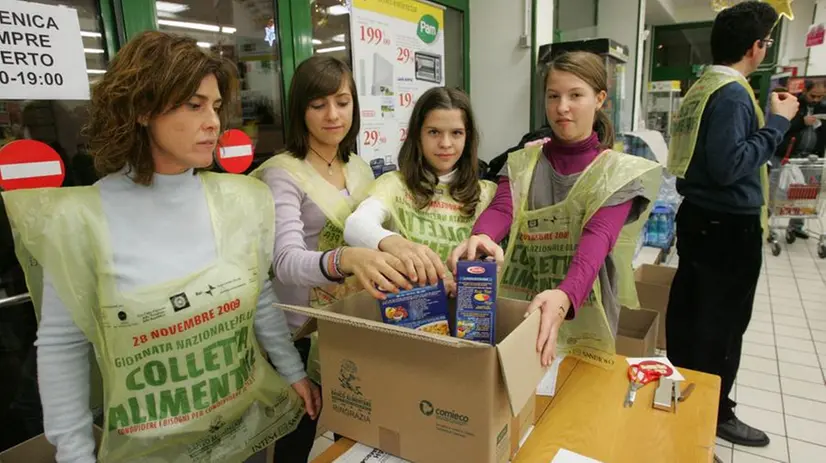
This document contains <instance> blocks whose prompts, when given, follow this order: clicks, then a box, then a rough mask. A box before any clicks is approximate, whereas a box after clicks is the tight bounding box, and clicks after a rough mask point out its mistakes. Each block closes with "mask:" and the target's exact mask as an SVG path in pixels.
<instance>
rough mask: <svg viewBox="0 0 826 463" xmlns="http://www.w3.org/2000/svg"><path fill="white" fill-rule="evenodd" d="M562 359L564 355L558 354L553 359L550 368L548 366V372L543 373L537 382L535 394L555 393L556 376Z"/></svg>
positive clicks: (551, 394)
mask: <svg viewBox="0 0 826 463" xmlns="http://www.w3.org/2000/svg"><path fill="white" fill-rule="evenodd" d="M564 359H565V356H564V355H560V356H558V357H557V358H556V359H554V361H553V363H551V366H550V368H548V372H547V373H545V376H543V377H542V381H540V382H539V386H537V387H536V395H543V396H547V397H553V396H554V393H556V377H557V376H558V375H559V365H560V364H561V363H562V360H564Z"/></svg>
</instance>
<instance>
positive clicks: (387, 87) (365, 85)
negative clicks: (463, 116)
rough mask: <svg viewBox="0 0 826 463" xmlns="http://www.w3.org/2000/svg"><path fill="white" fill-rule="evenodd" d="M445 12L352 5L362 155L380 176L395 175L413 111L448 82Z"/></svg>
mask: <svg viewBox="0 0 826 463" xmlns="http://www.w3.org/2000/svg"><path fill="white" fill-rule="evenodd" d="M443 26H444V8H442V7H440V6H438V5H434V4H432V3H427V2H421V1H417V0H393V1H387V0H352V7H351V11H350V27H351V29H350V30H351V31H352V33H351V41H352V45H351V49H352V53H353V74H354V76H355V80H356V87H357V90H358V95H359V103H360V105H361V133H359V137H358V143H357V149H358V153H359V155H361V156H362V157H363V158H364V159H365V160H366V161H368V162H370V165H371V166H373V171H374V173H375V174H376V176H378V175H380V174H381V173H383V172H387V171H390V170H395V169H396V164H397V162H396V160H397V158H398V154H399V148H400V147H401V145H402V142H404V140H405V139H406V138H407V125H408V121H409V119H410V114H411V112H412V111H413V106H414V105H415V104H416V100H418V98H419V96H420V95H421V94H422V93H424V92H425V91H427V90H428V89H430V88H432V87H435V86H442V85H444V83H445V76H444V72H443V69H444V54H445V45H444V30H443Z"/></svg>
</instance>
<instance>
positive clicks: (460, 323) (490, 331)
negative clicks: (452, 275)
mask: <svg viewBox="0 0 826 463" xmlns="http://www.w3.org/2000/svg"><path fill="white" fill-rule="evenodd" d="M456 287H457V290H456V291H457V294H456V329H455V331H454V332H453V333H454V335H455V336H456V337H459V338H464V339H468V340H471V341H479V342H484V343H487V344H491V345H493V344H494V343H495V342H496V262H492V261H490V262H488V261H467V260H461V261H459V262H458V263H457V265H456Z"/></svg>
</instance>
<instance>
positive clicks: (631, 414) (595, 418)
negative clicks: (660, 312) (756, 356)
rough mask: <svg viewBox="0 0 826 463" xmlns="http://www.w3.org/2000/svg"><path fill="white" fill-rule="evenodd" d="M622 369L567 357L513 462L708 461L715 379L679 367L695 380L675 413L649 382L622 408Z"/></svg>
mask: <svg viewBox="0 0 826 463" xmlns="http://www.w3.org/2000/svg"><path fill="white" fill-rule="evenodd" d="M627 368H628V363H627V362H626V361H625V358H622V357H618V358H617V362H616V363H615V365H614V368H613V369H611V370H603V369H601V368H598V367H595V366H592V365H589V364H587V363H584V362H579V361H577V360H574V359H566V360H565V361H564V362H563V363H562V366H561V367H560V369H559V376H558V378H557V384H556V390H557V392H556V395H555V396H554V397H538V398H537V409H536V413H537V416H538V417H540V418H539V420H538V422H537V424H536V428H535V429H534V431H533V433H532V434H531V436H530V437H529V438H528V440H527V442H525V445H523V446H522V448H520V449H519V453H517V454H516V458H515V459H514V460H513V462H514V463H533V462H542V463H546V462H549V461H551V460H552V459H553V457H554V455H556V453H557V451H559V449H560V448H566V449H568V450H571V451H573V452H577V453H579V454H582V455H585V456H587V457H591V458H595V459H597V460H599V461H601V462H603V463H615V462H616V463H626V462H628V463H637V462H640V461H651V462H654V461H668V462H672V461H674V462H676V461H679V462H705V463H709V462H711V461H713V458H714V443H715V434H716V427H717V402H718V397H719V394H720V378H719V377H717V376H712V375H708V374H705V373H700V372H696V371H692V370H686V369H681V370H680V372H681V373H682V374H683V376H685V378H686V382H685V383H683V384H684V385H683V387H685V384H688V383H691V382H693V383H695V385H696V386H695V388H694V392H693V393H692V394H691V396H689V398H688V399H686V401H685V402H682V403H680V404H679V405H678V407H677V413H669V412H664V411H660V410H654V409H653V408H652V407H651V403H652V402H653V399H654V390H655V389H656V385H653V384H652V385H649V386H647V387H645V388H643V389H641V390H640V391H639V392H637V398H636V402H635V404H634V407H632V408H630V409H627V408H623V406H622V402H623V399H624V398H625V392H626V390H627V389H628V377H627V376H626V372H627ZM353 444H354V443H353V441H351V440H348V439H342V440H340V441H338V442H336V443H335V444H334V445H333V446H332V447H330V448H329V449H327V451H326V452H324V453H323V454H322V455H320V456H319V457H318V458H316V459H315V460H313V463H332V462H333V461H335V459H336V458H338V457H339V456H340V455H341V454H343V453H344V452H346V451H347V449H349V448H350V447H352V446H353ZM423 463H426V462H423Z"/></svg>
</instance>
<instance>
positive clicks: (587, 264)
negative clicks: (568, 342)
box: [473, 133, 633, 318]
mask: <svg viewBox="0 0 826 463" xmlns="http://www.w3.org/2000/svg"><path fill="white" fill-rule="evenodd" d="M600 152H601V150H600V143H599V138H598V137H597V134H596V133H593V134H592V135H591V137H590V138H588V139H587V140H584V141H581V142H577V143H573V144H563V143H561V142H559V141H553V140H549V141H547V142H546V143H545V144H544V146H543V153H544V154H545V156H547V157H548V159H549V160H550V162H551V165H552V166H553V168H554V170H556V171H557V172H558V173H559V174H562V175H572V174H577V173H580V172H582V171H583V170H585V168H586V167H588V165H590V164H591V162H592V161H593V160H594V159H595V158H596V157H597V156H598V155H599V153H600ZM632 205H633V200H631V201H626V202H624V203H622V204H619V205H616V206H606V207H603V208H601V209H600V210H599V211H597V212H596V214H594V215H593V217H591V219H590V220H589V221H588V222H587V223H586V224H585V227H584V228H583V229H582V235H581V237H580V239H579V243H578V244H577V249H576V252H575V253H574V256H573V258H572V260H571V265H570V267H569V268H568V273H567V274H566V275H565V279H564V280H563V281H562V283H560V285H559V287H558V288H557V289H559V290H561V291H563V292H564V293H565V294H566V295H567V296H568V299H570V301H571V306H572V307H573V309H574V310H573V311H569V312H568V318H573V317H574V315H575V313H576V311H577V310H579V308H580V307H581V306H582V302H583V301H585V300H586V298H587V297H588V294H589V293H590V292H591V289H592V288H593V286H594V281H595V280H596V278H597V275H598V273H599V269H600V268H601V267H602V266H603V265H604V263H605V259H606V257H607V256H608V253H610V252H611V250H612V249H613V247H614V245H615V244H616V242H617V238H618V237H619V234H620V232H621V231H622V227H623V226H624V225H625V223H626V220H627V219H628V215H629V213H630V212H631V208H632ZM512 222H513V201H512V197H511V187H510V181H509V179H508V177H507V176H504V175H503V176H501V177H499V185H498V188H497V189H496V194H495V196H494V198H493V201H492V202H491V204H490V205H489V206H488V208H487V209H486V210H485V211H484V212H483V213H482V214H481V215H480V216H479V219H478V220H477V221H476V225H475V226H474V227H473V234H485V235H488V236H490V237H491V239H493V240H494V241H496V242H499V241H502V239H504V238H505V236H506V235H507V233H508V231H509V230H510V227H511V224H512Z"/></svg>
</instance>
